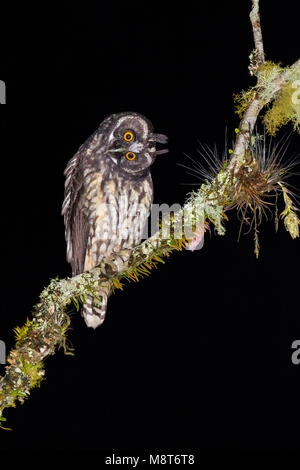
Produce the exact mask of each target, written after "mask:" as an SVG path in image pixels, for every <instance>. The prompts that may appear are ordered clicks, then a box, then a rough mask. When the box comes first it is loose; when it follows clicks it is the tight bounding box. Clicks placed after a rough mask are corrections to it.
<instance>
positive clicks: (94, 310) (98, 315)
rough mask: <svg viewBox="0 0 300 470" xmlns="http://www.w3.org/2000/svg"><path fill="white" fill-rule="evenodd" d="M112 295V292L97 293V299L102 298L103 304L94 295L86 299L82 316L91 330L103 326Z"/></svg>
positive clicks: (103, 290)
mask: <svg viewBox="0 0 300 470" xmlns="http://www.w3.org/2000/svg"><path fill="white" fill-rule="evenodd" d="M110 294H111V290H110V289H109V288H108V289H106V290H105V289H101V291H99V292H96V295H97V297H100V298H101V302H100V301H99V300H98V299H97V298H96V297H94V296H93V295H88V296H87V297H86V303H85V304H84V305H83V307H82V316H83V317H84V321H85V323H86V325H87V326H89V327H91V328H94V329H95V328H97V327H98V326H100V325H102V323H103V322H104V319H105V314H106V308H107V300H108V297H109V296H110Z"/></svg>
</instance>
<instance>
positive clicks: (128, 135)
mask: <svg viewBox="0 0 300 470" xmlns="http://www.w3.org/2000/svg"><path fill="white" fill-rule="evenodd" d="M123 138H124V140H126V142H130V141H131V140H132V139H133V133H132V132H130V131H127V132H125V134H124V135H123Z"/></svg>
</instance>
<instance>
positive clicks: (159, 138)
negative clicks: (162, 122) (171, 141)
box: [153, 134, 169, 155]
mask: <svg viewBox="0 0 300 470" xmlns="http://www.w3.org/2000/svg"><path fill="white" fill-rule="evenodd" d="M153 140H154V141H155V142H156V143H158V144H166V143H167V142H168V137H167V136H166V135H165V134H153ZM168 152H169V149H161V150H156V152H155V155H163V154H164V153H168Z"/></svg>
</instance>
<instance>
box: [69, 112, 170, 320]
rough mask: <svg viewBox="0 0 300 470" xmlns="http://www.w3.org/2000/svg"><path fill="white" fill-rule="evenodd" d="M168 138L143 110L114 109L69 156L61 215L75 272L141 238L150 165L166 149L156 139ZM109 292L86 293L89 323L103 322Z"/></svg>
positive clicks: (149, 194)
mask: <svg viewBox="0 0 300 470" xmlns="http://www.w3.org/2000/svg"><path fill="white" fill-rule="evenodd" d="M166 142H167V137H166V136H165V135H164V134H156V133H154V132H153V127H152V124H151V123H150V122H149V121H148V119H146V118H145V117H144V116H142V115H140V114H138V113H135V112H128V113H125V112H124V113H118V114H112V115H111V116H109V117H107V118H106V119H105V120H104V121H103V122H102V123H101V124H100V126H99V127H98V129H97V130H96V131H95V132H94V134H92V135H91V136H90V137H89V138H88V139H87V140H86V142H84V144H82V145H81V147H80V148H79V149H78V151H77V153H76V154H75V155H74V156H73V158H71V160H70V161H69V162H68V164H67V167H66V169H65V171H64V175H65V177H66V180H65V194H64V202H63V206H62V215H63V216H64V223H65V237H66V243H67V261H68V262H69V263H70V264H71V266H72V275H73V276H75V275H77V274H79V273H82V272H84V271H88V270H90V269H92V268H94V267H95V266H97V265H99V264H100V263H101V261H102V260H103V259H104V258H107V257H109V256H110V255H111V254H112V253H114V252H115V253H117V252H119V251H121V250H124V249H129V250H130V249H132V248H134V247H135V246H136V245H138V244H139V243H140V241H141V238H142V234H143V229H144V226H145V223H146V220H147V218H148V216H149V213H150V209H151V204H152V200H153V186H152V178H151V173H150V167H151V165H152V164H153V162H154V161H155V158H156V156H157V155H159V154H162V153H165V152H167V151H168V150H167V149H161V150H156V144H157V143H162V144H165V143H166ZM110 293H111V292H110V289H109V288H107V289H101V290H99V292H97V296H93V295H90V296H87V298H86V303H84V305H83V307H82V315H83V317H84V320H85V323H86V324H87V326H89V327H92V328H96V327H97V326H99V325H101V324H102V323H103V321H104V318H105V313H106V307H107V299H108V297H109V295H110ZM99 297H100V298H101V299H100V300H101V302H100V301H99Z"/></svg>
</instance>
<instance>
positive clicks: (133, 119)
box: [101, 112, 168, 175]
mask: <svg viewBox="0 0 300 470" xmlns="http://www.w3.org/2000/svg"><path fill="white" fill-rule="evenodd" d="M101 127H102V129H103V135H104V136H105V137H104V139H105V141H104V142H103V143H104V146H105V154H106V156H107V158H110V159H111V161H112V162H113V164H114V165H117V166H118V168H119V169H121V170H123V171H124V172H126V173H128V174H131V175H138V174H139V173H143V172H144V171H145V170H146V169H147V168H149V167H150V166H151V165H152V164H153V162H154V160H155V158H156V156H157V155H159V154H162V153H166V152H168V150H167V149H163V150H156V144H157V143H162V144H165V143H167V140H168V139H167V136H165V135H164V134H155V133H154V132H153V126H152V124H151V122H150V121H148V119H146V118H145V117H144V116H142V115H141V114H138V113H134V112H129V113H119V114H113V115H111V116H109V117H108V118H106V119H105V120H104V121H103V123H102V125H101Z"/></svg>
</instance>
